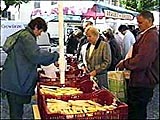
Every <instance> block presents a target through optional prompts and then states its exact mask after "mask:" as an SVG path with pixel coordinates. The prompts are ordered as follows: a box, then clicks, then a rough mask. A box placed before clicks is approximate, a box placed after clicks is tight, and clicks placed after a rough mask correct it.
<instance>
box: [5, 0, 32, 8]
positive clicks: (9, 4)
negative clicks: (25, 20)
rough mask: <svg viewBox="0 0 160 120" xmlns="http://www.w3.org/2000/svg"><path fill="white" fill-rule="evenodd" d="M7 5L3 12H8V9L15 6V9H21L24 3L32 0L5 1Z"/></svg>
mask: <svg viewBox="0 0 160 120" xmlns="http://www.w3.org/2000/svg"><path fill="white" fill-rule="evenodd" d="M3 1H4V3H5V5H6V8H5V9H4V10H3V11H7V10H8V8H9V7H10V6H12V5H15V7H17V6H18V7H19V8H20V5H21V4H22V3H27V2H29V1H30V0H3Z"/></svg>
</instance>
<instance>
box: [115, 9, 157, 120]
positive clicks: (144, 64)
mask: <svg viewBox="0 0 160 120" xmlns="http://www.w3.org/2000/svg"><path fill="white" fill-rule="evenodd" d="M137 22H138V26H139V28H140V31H141V33H140V36H139V37H138V38H137V40H136V42H135V44H134V45H133V51H132V57H131V58H128V59H126V60H122V61H120V63H119V64H118V65H117V67H118V68H120V69H124V68H126V69H128V70H130V71H131V75H130V80H129V83H128V90H127V94H128V95H127V98H128V119H129V120H130V119H141V120H144V119H146V117H147V104H148V102H149V101H150V100H151V98H152V96H153V89H154V87H155V85H156V84H157V83H159V34H158V31H157V28H156V27H155V26H154V25H153V22H154V17H153V14H152V13H151V12H149V11H143V12H141V13H140V14H139V15H138V16H137Z"/></svg>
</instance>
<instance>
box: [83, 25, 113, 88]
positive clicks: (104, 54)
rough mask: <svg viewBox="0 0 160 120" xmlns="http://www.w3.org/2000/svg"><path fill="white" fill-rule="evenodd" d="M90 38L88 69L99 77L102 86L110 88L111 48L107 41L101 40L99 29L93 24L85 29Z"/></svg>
mask: <svg viewBox="0 0 160 120" xmlns="http://www.w3.org/2000/svg"><path fill="white" fill-rule="evenodd" d="M85 34H86V37H87V40H88V42H89V43H88V45H87V48H86V55H85V59H86V64H87V66H86V71H87V72H88V73H89V74H90V76H92V77H95V78H96V79H97V83H98V86H99V87H100V88H102V87H106V88H108V83H107V68H108V67H109V66H110V63H111V50H110V46H109V44H108V43H107V42H105V41H103V40H101V37H100V34H99V31H98V29H97V28H95V27H93V26H88V27H87V28H86V29H85Z"/></svg>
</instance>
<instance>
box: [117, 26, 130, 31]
mask: <svg viewBox="0 0 160 120" xmlns="http://www.w3.org/2000/svg"><path fill="white" fill-rule="evenodd" d="M118 30H119V31H125V30H128V27H127V26H126V25H120V26H119V28H118Z"/></svg>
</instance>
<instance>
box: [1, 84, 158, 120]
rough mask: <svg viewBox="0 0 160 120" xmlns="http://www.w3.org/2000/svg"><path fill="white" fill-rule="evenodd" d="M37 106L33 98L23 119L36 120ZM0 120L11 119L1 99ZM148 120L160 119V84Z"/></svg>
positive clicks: (155, 92)
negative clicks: (33, 108)
mask: <svg viewBox="0 0 160 120" xmlns="http://www.w3.org/2000/svg"><path fill="white" fill-rule="evenodd" d="M33 104H36V99H35V97H33V98H32V101H31V103H30V104H27V105H25V106H24V116H23V119H34V116H33V111H32V105H33ZM0 115H1V116H0V119H9V112H8V103H7V100H6V99H1V104H0ZM147 119H148V120H157V119H159V84H158V85H157V86H156V87H155V89H154V95H153V98H152V100H151V102H150V103H149V104H148V106H147Z"/></svg>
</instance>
